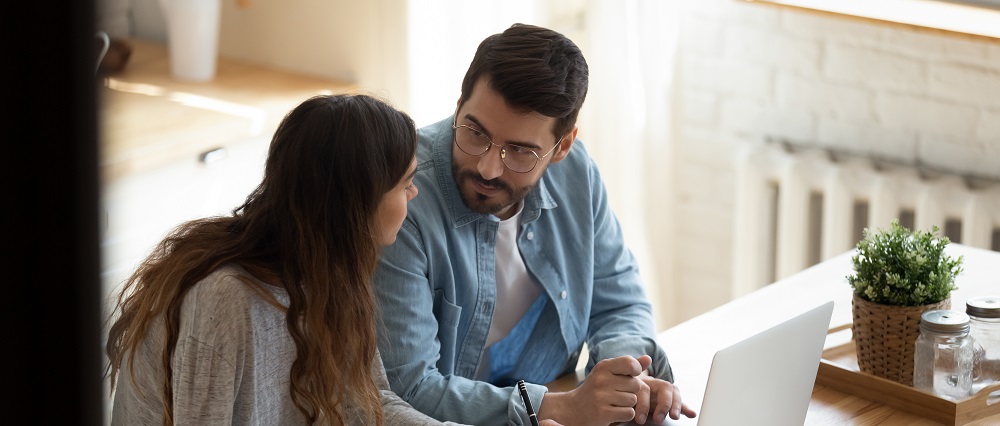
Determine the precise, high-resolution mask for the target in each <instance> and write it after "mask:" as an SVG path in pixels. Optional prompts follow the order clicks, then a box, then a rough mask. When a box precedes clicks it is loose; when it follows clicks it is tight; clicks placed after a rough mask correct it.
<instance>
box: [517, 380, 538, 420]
mask: <svg viewBox="0 0 1000 426" xmlns="http://www.w3.org/2000/svg"><path fill="white" fill-rule="evenodd" d="M517 390H518V391H520V392H521V401H524V409H525V410H528V419H530V420H531V426H538V417H537V416H535V410H533V409H531V400H530V399H528V388H526V387H524V380H518V381H517Z"/></svg>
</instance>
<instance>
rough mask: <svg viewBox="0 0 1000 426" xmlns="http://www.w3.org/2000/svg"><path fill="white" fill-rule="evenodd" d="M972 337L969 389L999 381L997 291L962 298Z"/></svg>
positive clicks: (999, 350)
mask: <svg viewBox="0 0 1000 426" xmlns="http://www.w3.org/2000/svg"><path fill="white" fill-rule="evenodd" d="M965 313H967V314H969V318H970V321H969V325H970V327H971V328H970V330H969V335H971V336H972V340H973V357H972V393H976V392H979V390H981V389H982V388H984V387H986V386H989V385H991V384H993V383H997V382H1000V295H989V296H981V297H975V298H972V299H969V300H967V301H966V302H965Z"/></svg>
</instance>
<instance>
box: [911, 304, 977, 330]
mask: <svg viewBox="0 0 1000 426" xmlns="http://www.w3.org/2000/svg"><path fill="white" fill-rule="evenodd" d="M920 328H921V329H922V330H927V331H932V332H935V333H945V334H963V333H968V332H969V316H968V315H967V314H965V312H962V311H952V310H948V309H934V310H930V311H926V312H924V313H923V314H920Z"/></svg>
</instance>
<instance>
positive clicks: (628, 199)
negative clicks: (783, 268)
mask: <svg viewBox="0 0 1000 426" xmlns="http://www.w3.org/2000/svg"><path fill="white" fill-rule="evenodd" d="M678 9H679V2H678V1H677V0H624V1H621V0H589V1H587V4H586V16H587V19H586V22H587V24H586V34H587V39H586V47H585V50H586V51H585V54H586V56H587V61H588V63H589V64H590V93H589V95H588V97H587V102H586V104H585V105H584V107H583V108H584V110H583V111H581V119H580V137H581V139H582V140H583V141H584V142H585V143H586V144H587V147H588V148H589V149H590V151H591V154H592V155H593V156H594V158H595V159H596V161H597V162H598V164H599V166H600V167H601V173H602V175H603V177H604V180H605V182H606V184H607V187H608V192H609V198H610V199H611V204H612V208H613V209H614V210H615V212H616V213H617V215H618V217H619V219H620V220H621V222H622V227H623V228H624V230H625V238H626V240H627V241H628V243H629V245H630V246H631V247H632V249H633V251H635V254H636V256H637V257H638V258H639V263H640V267H641V268H642V275H643V278H644V281H645V283H646V290H647V293H648V294H649V296H650V298H651V299H652V300H653V305H654V313H655V314H656V321H657V328H658V329H659V330H662V329H664V328H666V327H667V326H669V325H671V324H673V323H674V322H675V317H674V315H673V313H674V312H675V309H674V301H675V299H676V297H675V296H674V293H675V291H674V286H673V283H674V282H675V281H676V280H675V278H674V274H673V266H672V265H673V259H674V256H673V253H674V250H675V248H674V246H673V240H672V238H671V235H672V234H673V231H674V222H675V221H674V217H675V213H674V211H673V210H672V207H673V205H674V204H675V203H674V202H673V200H674V198H675V196H676V195H675V194H676V191H675V190H674V187H675V182H674V173H673V169H674V167H673V157H674V156H673V153H672V152H673V137H672V135H673V130H672V126H671V122H672V116H673V108H672V107H673V98H674V93H673V92H674V91H673V84H674V69H675V65H674V64H675V62H676V61H675V59H676V58H675V57H676V51H677V42H678V36H679V28H678V26H679V24H678Z"/></svg>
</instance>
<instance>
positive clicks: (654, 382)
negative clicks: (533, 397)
mask: <svg viewBox="0 0 1000 426" xmlns="http://www.w3.org/2000/svg"><path fill="white" fill-rule="evenodd" d="M652 362H653V360H652V358H650V357H649V355H643V356H640V357H639V358H633V357H631V356H627V355H625V356H620V357H617V358H610V359H605V360H602V361H600V362H598V363H597V364H596V365H595V366H594V368H593V369H591V371H590V374H588V375H587V377H586V378H585V379H584V381H583V383H581V384H580V386H579V387H577V388H576V389H573V390H571V391H568V392H549V393H547V394H546V395H545V399H544V400H543V401H542V405H541V407H539V411H538V418H540V419H549V420H554V422H552V421H548V422H547V421H543V422H542V425H549V426H556V425H558V424H563V425H573V426H588V425H595V426H607V425H609V424H615V423H620V422H627V421H634V422H635V423H638V424H645V423H646V421H647V420H651V421H652V422H655V423H662V422H663V421H664V420H666V416H668V415H669V416H670V418H671V419H674V420H677V419H679V418H680V416H681V415H684V416H686V417H688V418H693V417H695V415H696V414H695V411H694V410H693V409H692V408H690V407H688V406H687V405H686V404H684V403H683V401H681V393H680V390H678V388H677V386H674V385H673V384H672V383H670V382H668V381H666V380H662V379H657V378H655V377H651V376H649V374H648V373H647V372H646V371H647V369H649V366H650V365H651V364H652Z"/></svg>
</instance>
